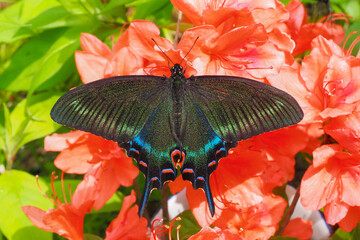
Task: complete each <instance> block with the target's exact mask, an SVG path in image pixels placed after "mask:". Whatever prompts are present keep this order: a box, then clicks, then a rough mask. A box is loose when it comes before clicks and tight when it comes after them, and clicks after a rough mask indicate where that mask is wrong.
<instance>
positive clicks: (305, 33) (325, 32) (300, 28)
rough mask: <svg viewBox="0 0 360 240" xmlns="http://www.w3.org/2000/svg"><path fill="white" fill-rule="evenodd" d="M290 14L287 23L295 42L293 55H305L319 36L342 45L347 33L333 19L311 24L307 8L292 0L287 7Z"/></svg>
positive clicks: (328, 18)
mask: <svg viewBox="0 0 360 240" xmlns="http://www.w3.org/2000/svg"><path fill="white" fill-rule="evenodd" d="M286 9H287V10H288V11H289V13H290V17H289V20H287V21H286V25H287V27H288V30H287V31H288V32H289V33H290V35H291V38H292V39H293V40H294V41H295V43H296V44H295V49H294V51H293V52H292V54H293V55H297V54H300V53H303V52H305V51H307V50H310V48H311V41H312V40H313V39H314V38H316V37H317V36H320V35H321V36H323V37H324V38H326V39H328V40H333V41H334V42H335V43H337V44H341V43H342V41H343V40H344V36H345V32H344V30H343V28H342V26H341V25H338V24H334V23H332V20H331V17H332V16H329V17H327V18H324V19H321V20H320V21H319V22H317V23H309V22H308V15H307V12H306V9H305V6H304V5H303V4H302V3H301V2H300V1H298V0H292V1H291V2H289V3H288V4H287V6H286ZM334 19H335V20H337V19H344V20H346V18H345V16H342V15H340V16H336V15H335V16H334Z"/></svg>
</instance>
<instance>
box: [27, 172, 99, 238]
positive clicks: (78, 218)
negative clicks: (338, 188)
mask: <svg viewBox="0 0 360 240" xmlns="http://www.w3.org/2000/svg"><path fill="white" fill-rule="evenodd" d="M54 179H55V177H54V173H53V175H52V177H51V184H52V191H53V195H52V197H53V199H50V198H49V200H50V201H52V202H53V203H54V205H55V206H56V209H52V208H51V209H49V210H48V211H44V210H42V209H40V208H37V207H33V206H24V207H21V209H22V210H23V212H24V213H25V214H26V215H27V217H28V218H29V219H30V221H31V222H32V223H33V224H34V225H35V226H36V227H38V228H41V229H42V230H44V231H49V232H54V233H57V234H59V235H60V236H63V237H65V238H67V239H70V240H82V239H83V224H84V217H85V213H88V212H90V209H91V205H92V201H91V200H87V199H83V201H82V203H81V205H80V206H79V207H75V206H74V205H73V204H72V203H66V199H65V203H61V202H60V200H59V198H58V197H57V195H56V192H55V188H54V185H53V183H54ZM62 182H63V180H62ZM44 195H45V193H44ZM45 196H46V195H45ZM46 197H47V196H46Z"/></svg>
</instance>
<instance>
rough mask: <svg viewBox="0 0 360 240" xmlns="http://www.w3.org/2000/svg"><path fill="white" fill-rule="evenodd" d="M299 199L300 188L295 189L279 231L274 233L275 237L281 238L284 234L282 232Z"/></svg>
mask: <svg viewBox="0 0 360 240" xmlns="http://www.w3.org/2000/svg"><path fill="white" fill-rule="evenodd" d="M299 198H300V186H299V187H298V188H297V189H296V193H295V195H294V198H293V200H292V202H291V205H290V206H289V208H288V210H287V212H286V215H285V217H284V219H283V221H282V222H281V224H280V227H279V230H278V231H277V233H276V236H281V235H282V234H283V233H284V230H285V228H286V226H287V225H288V224H289V222H290V217H291V215H292V214H293V212H294V210H295V207H296V203H297V202H298V200H299Z"/></svg>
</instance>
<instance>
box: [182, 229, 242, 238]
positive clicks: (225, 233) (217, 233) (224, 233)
mask: <svg viewBox="0 0 360 240" xmlns="http://www.w3.org/2000/svg"><path fill="white" fill-rule="evenodd" d="M207 239H217V240H242V239H243V238H242V237H241V236H240V235H238V234H234V233H232V232H231V231H230V230H227V229H225V230H223V229H220V228H218V227H215V228H210V227H204V228H202V229H201V231H200V232H198V233H197V234H195V235H193V236H191V237H190V238H189V240H207Z"/></svg>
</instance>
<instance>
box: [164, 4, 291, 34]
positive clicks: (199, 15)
mask: <svg viewBox="0 0 360 240" xmlns="http://www.w3.org/2000/svg"><path fill="white" fill-rule="evenodd" d="M171 2H172V4H173V5H174V6H175V7H176V8H177V9H179V10H180V11H181V12H183V13H184V14H185V16H186V17H187V18H188V19H189V20H190V21H191V23H193V24H194V25H195V26H199V25H206V24H213V21H214V20H216V21H219V20H218V19H231V18H234V19H236V17H235V16H234V15H232V14H228V13H226V11H227V9H235V10H247V11H249V12H251V14H252V15H253V18H254V20H255V22H256V23H262V24H264V26H265V27H266V28H268V27H269V28H270V27H271V26H272V25H273V24H274V23H276V22H281V21H283V20H286V19H287V17H288V14H287V12H286V10H285V7H284V5H283V4H282V3H281V2H279V1H277V0H258V1H249V0H237V1H223V0H205V1H204V0H195V1H190V0H171ZM224 9H225V10H224ZM214 14H215V15H214ZM244 21H246V19H244Z"/></svg>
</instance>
